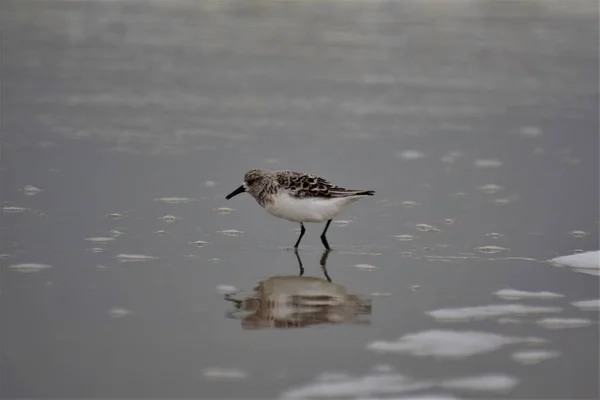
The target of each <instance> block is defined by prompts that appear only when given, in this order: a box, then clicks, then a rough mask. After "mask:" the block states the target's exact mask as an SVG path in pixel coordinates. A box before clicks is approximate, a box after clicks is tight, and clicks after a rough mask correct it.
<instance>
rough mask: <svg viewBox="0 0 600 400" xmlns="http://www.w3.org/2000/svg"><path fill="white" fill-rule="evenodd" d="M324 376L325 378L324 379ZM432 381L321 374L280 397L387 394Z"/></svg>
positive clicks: (383, 376) (335, 396) (399, 375)
mask: <svg viewBox="0 0 600 400" xmlns="http://www.w3.org/2000/svg"><path fill="white" fill-rule="evenodd" d="M324 378H325V379H324ZM432 386H433V382H427V381H417V380H415V379H412V378H409V377H407V376H405V375H401V374H369V375H365V376H346V377H345V378H342V379H337V380H333V381H332V380H330V379H326V376H325V377H324V376H323V375H321V376H320V377H318V378H317V379H316V382H314V383H309V384H307V385H304V386H300V387H297V388H292V389H289V390H286V391H285V392H283V393H282V394H281V397H282V398H287V399H303V398H338V397H352V398H357V397H360V398H364V397H365V396H377V395H389V394H396V393H404V392H411V391H416V390H422V389H427V388H430V387H432Z"/></svg>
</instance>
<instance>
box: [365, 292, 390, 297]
mask: <svg viewBox="0 0 600 400" xmlns="http://www.w3.org/2000/svg"><path fill="white" fill-rule="evenodd" d="M391 295H392V294H391V293H388V292H371V293H369V296H372V297H388V296H391Z"/></svg>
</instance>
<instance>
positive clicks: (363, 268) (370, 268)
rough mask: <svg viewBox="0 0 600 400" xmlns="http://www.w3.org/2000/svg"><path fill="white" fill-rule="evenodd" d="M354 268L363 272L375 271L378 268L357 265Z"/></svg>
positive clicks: (368, 265)
mask: <svg viewBox="0 0 600 400" xmlns="http://www.w3.org/2000/svg"><path fill="white" fill-rule="evenodd" d="M354 268H356V269H359V270H361V271H374V270H376V269H377V267H376V266H374V265H370V264H356V265H355V266H354Z"/></svg>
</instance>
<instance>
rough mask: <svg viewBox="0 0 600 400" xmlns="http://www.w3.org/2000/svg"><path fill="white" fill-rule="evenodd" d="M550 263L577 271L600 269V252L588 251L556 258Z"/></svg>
mask: <svg viewBox="0 0 600 400" xmlns="http://www.w3.org/2000/svg"><path fill="white" fill-rule="evenodd" d="M550 263H552V264H554V265H557V266H564V267H571V268H577V269H600V251H598V250H596V251H586V252H585V253H579V254H571V255H569V256H562V257H556V258H553V259H552V260H550Z"/></svg>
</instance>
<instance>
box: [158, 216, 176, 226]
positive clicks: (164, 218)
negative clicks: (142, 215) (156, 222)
mask: <svg viewBox="0 0 600 400" xmlns="http://www.w3.org/2000/svg"><path fill="white" fill-rule="evenodd" d="M161 219H162V220H163V221H165V222H167V223H169V224H170V223H172V222H175V221H177V220H178V219H179V218H178V217H176V216H174V215H171V214H167V215H165V216H164V217H161Z"/></svg>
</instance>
